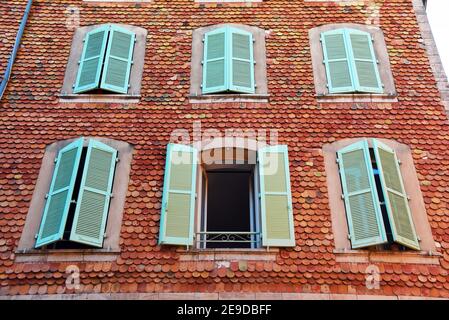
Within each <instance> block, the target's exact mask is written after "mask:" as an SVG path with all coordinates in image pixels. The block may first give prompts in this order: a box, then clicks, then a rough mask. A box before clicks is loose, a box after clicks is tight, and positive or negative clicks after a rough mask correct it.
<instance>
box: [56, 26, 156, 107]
mask: <svg viewBox="0 0 449 320" xmlns="http://www.w3.org/2000/svg"><path fill="white" fill-rule="evenodd" d="M108 25H111V26H117V27H120V28H123V29H126V30H128V31H131V32H133V33H134V34H135V40H136V41H135V43H134V53H133V59H132V61H133V63H132V65H131V70H130V75H129V89H128V93H126V94H123V93H113V92H111V93H105V94H93V93H90V92H85V93H74V92H73V91H74V84H75V82H76V79H77V75H78V70H79V64H78V62H79V61H80V59H81V56H82V53H83V48H84V44H83V40H84V38H85V37H86V35H87V33H89V32H90V31H93V30H95V29H97V28H102V27H105V26H108ZM147 34H148V31H147V30H146V29H144V28H141V27H136V26H132V25H125V24H116V23H106V24H98V25H90V26H85V27H80V28H77V29H75V31H74V35H73V39H72V43H71V48H70V55H69V58H68V62H67V67H66V70H65V76H64V82H63V85H62V88H61V93H60V95H59V98H60V102H67V103H69V102H84V103H90V102H92V103H95V102H103V103H120V102H127V103H138V102H139V101H140V97H141V87H142V84H141V82H142V76H143V72H144V63H145V50H146V38H147Z"/></svg>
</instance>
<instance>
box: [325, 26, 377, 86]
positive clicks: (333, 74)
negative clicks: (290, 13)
mask: <svg viewBox="0 0 449 320" xmlns="http://www.w3.org/2000/svg"><path fill="white" fill-rule="evenodd" d="M372 42H373V39H372V38H371V35H370V34H369V33H368V32H363V31H359V30H355V29H346V28H345V29H337V30H331V31H327V32H323V33H322V34H321V44H322V46H323V53H324V64H325V66H326V76H327V85H328V88H329V93H341V92H372V93H382V92H383V88H382V83H381V81H380V76H379V70H378V67H377V59H376V55H375V53H374V48H373V44H372Z"/></svg>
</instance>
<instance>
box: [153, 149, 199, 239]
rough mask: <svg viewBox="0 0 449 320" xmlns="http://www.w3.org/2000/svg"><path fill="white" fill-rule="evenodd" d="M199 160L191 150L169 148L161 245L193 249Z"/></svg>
mask: <svg viewBox="0 0 449 320" xmlns="http://www.w3.org/2000/svg"><path fill="white" fill-rule="evenodd" d="M197 157H198V151H197V149H195V148H192V147H190V146H186V145H181V144H169V145H168V146H167V159H166V165H165V177H164V190H163V193H162V209H161V223H160V232H159V243H160V244H178V245H193V222H194V210H195V195H196V192H195V188H196V170H197V163H198V159H197Z"/></svg>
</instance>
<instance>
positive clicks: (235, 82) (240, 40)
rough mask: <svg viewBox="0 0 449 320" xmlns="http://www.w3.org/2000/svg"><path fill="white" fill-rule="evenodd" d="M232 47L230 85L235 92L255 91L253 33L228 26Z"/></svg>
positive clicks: (229, 44)
mask: <svg viewBox="0 0 449 320" xmlns="http://www.w3.org/2000/svg"><path fill="white" fill-rule="evenodd" d="M228 34H229V36H228V39H229V43H228V47H229V48H230V57H231V58H230V64H229V68H230V70H229V71H230V76H229V79H230V86H229V89H230V90H231V91H235V92H242V93H255V92H256V91H255V86H254V54H253V35H252V34H251V33H250V32H246V31H243V30H239V29H235V28H228Z"/></svg>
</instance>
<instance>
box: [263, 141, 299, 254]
mask: <svg viewBox="0 0 449 320" xmlns="http://www.w3.org/2000/svg"><path fill="white" fill-rule="evenodd" d="M258 158H259V177H260V201H261V217H262V244H263V245H264V246H277V247H294V246H295V232H294V224H293V207H292V196H291V190H290V171H289V163H288V149H287V146H285V145H279V146H270V147H264V148H261V149H259V151H258Z"/></svg>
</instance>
